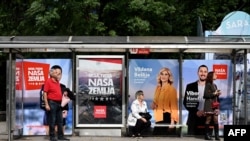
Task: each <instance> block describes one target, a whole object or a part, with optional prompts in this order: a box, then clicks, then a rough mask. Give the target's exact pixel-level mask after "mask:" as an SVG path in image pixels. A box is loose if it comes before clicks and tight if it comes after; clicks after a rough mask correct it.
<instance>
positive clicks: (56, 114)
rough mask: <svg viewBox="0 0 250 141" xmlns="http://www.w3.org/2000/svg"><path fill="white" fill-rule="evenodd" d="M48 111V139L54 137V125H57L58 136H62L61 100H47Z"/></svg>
mask: <svg viewBox="0 0 250 141" xmlns="http://www.w3.org/2000/svg"><path fill="white" fill-rule="evenodd" d="M48 103H49V106H50V111H48V114H49V115H48V117H49V136H50V139H52V138H55V125H57V130H58V138H62V137H63V117H62V108H61V102H56V101H52V100H48Z"/></svg>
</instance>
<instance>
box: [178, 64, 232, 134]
mask: <svg viewBox="0 0 250 141" xmlns="http://www.w3.org/2000/svg"><path fill="white" fill-rule="evenodd" d="M200 65H206V66H207V67H208V72H210V71H214V72H215V73H216V74H217V79H216V80H215V81H214V83H215V84H216V85H217V88H218V89H219V90H221V92H222V93H221V95H220V96H219V100H220V109H219V135H223V127H224V125H228V124H232V123H233V121H232V120H233V111H232V109H233V108H232V96H233V92H232V87H233V84H232V82H233V78H232V76H233V75H232V70H233V69H232V64H231V61H230V60H184V62H183V92H182V94H183V96H182V97H183V98H184V97H185V91H186V98H185V99H186V101H187V102H186V103H184V104H183V107H182V109H183V110H182V121H183V123H184V124H185V123H186V124H187V125H188V128H184V131H183V132H184V134H204V128H205V127H204V124H205V121H204V120H201V119H202V118H203V117H204V115H202V114H201V115H199V116H200V117H201V118H196V115H198V112H197V111H201V112H202V111H203V108H204V99H203V96H202V94H200V93H197V91H198V89H200V88H199V87H198V83H199V82H198V80H199V79H200V78H201V77H205V74H204V73H201V74H199V73H198V68H199V66H200ZM188 84H190V85H189V86H187V85H188ZM196 94H198V95H199V96H198V97H197V96H195V95H196ZM196 98H197V99H196ZM193 105H194V106H193ZM199 113H200V112H199ZM199 122H200V123H199Z"/></svg>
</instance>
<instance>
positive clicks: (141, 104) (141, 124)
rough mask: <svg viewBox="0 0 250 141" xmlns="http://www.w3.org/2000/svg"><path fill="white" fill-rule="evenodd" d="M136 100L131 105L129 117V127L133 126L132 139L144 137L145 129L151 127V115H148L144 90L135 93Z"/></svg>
mask: <svg viewBox="0 0 250 141" xmlns="http://www.w3.org/2000/svg"><path fill="white" fill-rule="evenodd" d="M135 98H136V99H135V100H134V101H133V102H132V104H131V113H130V114H129V116H128V125H129V126H132V127H133V128H132V137H142V136H141V135H142V134H141V133H142V131H143V129H147V128H148V127H150V125H151V122H150V118H151V115H150V114H147V116H144V114H145V113H148V108H147V103H146V101H144V94H143V91H142V90H139V91H137V92H136V93H135Z"/></svg>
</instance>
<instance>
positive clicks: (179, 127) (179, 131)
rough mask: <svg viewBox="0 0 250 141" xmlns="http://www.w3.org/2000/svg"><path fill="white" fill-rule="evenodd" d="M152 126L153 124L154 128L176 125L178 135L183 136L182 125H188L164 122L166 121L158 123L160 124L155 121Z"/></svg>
mask: <svg viewBox="0 0 250 141" xmlns="http://www.w3.org/2000/svg"><path fill="white" fill-rule="evenodd" d="M151 126H152V127H153V128H154V127H169V126H175V127H176V132H177V135H178V136H179V137H182V127H187V125H186V124H175V125H171V124H164V123H158V124H155V123H153V124H152V125H151Z"/></svg>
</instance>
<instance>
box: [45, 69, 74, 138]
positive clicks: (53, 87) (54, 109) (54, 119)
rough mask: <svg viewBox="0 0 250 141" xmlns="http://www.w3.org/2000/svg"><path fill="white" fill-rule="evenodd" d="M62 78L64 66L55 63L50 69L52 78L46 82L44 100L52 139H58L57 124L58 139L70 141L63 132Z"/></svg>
mask: <svg viewBox="0 0 250 141" xmlns="http://www.w3.org/2000/svg"><path fill="white" fill-rule="evenodd" d="M61 78H62V68H61V67H60V66H58V65H54V66H52V67H51V70H50V78H49V79H48V80H47V81H46V82H45V84H44V101H45V108H46V110H47V111H48V117H49V136H50V141H57V139H56V137H55V125H57V128H58V140H63V141H69V139H67V138H65V137H64V133H63V116H62V107H61V101H62V91H61V87H60V80H61Z"/></svg>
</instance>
